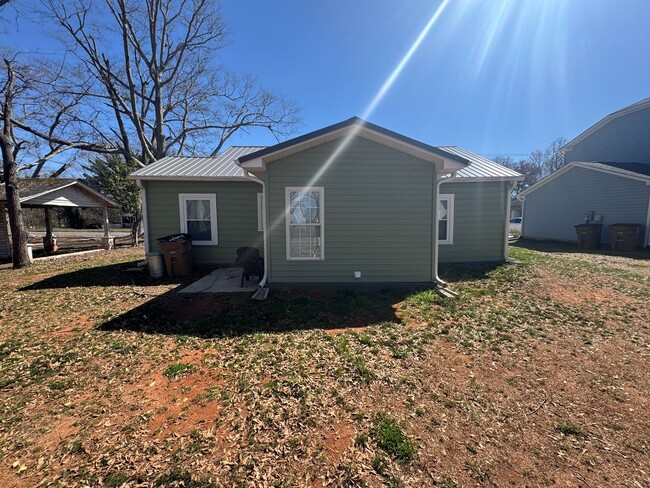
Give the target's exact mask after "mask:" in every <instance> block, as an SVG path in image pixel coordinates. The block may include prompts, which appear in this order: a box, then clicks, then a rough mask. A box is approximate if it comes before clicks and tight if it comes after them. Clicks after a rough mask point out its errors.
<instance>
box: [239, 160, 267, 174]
mask: <svg viewBox="0 0 650 488" xmlns="http://www.w3.org/2000/svg"><path fill="white" fill-rule="evenodd" d="M237 162H238V164H239V166H240V167H241V168H243V169H246V170H248V171H253V172H261V171H262V172H263V171H266V162H265V161H264V159H263V158H255V159H251V160H250V161H245V162H243V163H240V162H239V161H237Z"/></svg>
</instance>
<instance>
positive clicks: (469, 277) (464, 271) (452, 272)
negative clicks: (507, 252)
mask: <svg viewBox="0 0 650 488" xmlns="http://www.w3.org/2000/svg"><path fill="white" fill-rule="evenodd" d="M499 266H501V264H500V263H454V264H443V263H441V264H440V269H439V275H440V278H442V279H443V280H444V281H446V282H448V283H457V282H459V281H479V280H486V279H488V278H489V277H490V276H489V273H490V271H494V270H495V269H497V268H498V267H499Z"/></svg>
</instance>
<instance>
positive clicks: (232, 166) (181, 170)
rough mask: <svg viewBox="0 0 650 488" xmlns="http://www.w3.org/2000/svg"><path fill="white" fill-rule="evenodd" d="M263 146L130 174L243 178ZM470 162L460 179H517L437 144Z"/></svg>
mask: <svg viewBox="0 0 650 488" xmlns="http://www.w3.org/2000/svg"><path fill="white" fill-rule="evenodd" d="M262 149H264V146H233V147H229V148H228V149H226V150H225V151H223V152H222V153H219V154H217V155H216V156H214V157H186V156H168V157H166V158H163V159H160V160H159V161H156V162H155V163H153V164H150V165H149V166H146V167H144V168H141V169H139V170H137V171H136V172H134V173H132V174H131V178H132V179H143V180H146V179H172V180H173V179H183V178H188V179H195V178H196V179H199V178H201V179H202V178H205V179H224V180H229V179H243V178H244V170H243V169H241V168H240V167H239V165H238V164H237V162H236V160H237V159H238V158H240V157H242V156H245V155H247V154H252V153H255V152H257V151H260V150H262ZM437 149H439V150H441V151H444V152H447V153H451V154H453V155H455V156H457V157H459V158H461V159H463V160H467V161H469V165H468V166H466V167H465V168H463V169H461V170H459V171H458V172H457V173H456V176H457V177H458V178H501V179H517V178H519V177H521V175H520V174H519V173H517V172H516V171H513V170H511V169H508V168H506V167H504V166H501V165H499V164H497V163H495V162H493V161H490V160H488V159H485V158H483V157H481V156H479V155H478V154H474V153H472V152H469V151H466V150H465V149H461V148H459V147H456V146H438V147H437Z"/></svg>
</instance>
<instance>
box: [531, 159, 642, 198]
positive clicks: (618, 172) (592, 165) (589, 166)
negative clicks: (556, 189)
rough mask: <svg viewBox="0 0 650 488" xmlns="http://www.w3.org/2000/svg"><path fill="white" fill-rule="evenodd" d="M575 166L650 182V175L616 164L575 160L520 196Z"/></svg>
mask: <svg viewBox="0 0 650 488" xmlns="http://www.w3.org/2000/svg"><path fill="white" fill-rule="evenodd" d="M573 168H584V169H588V170H591V171H600V172H601V173H607V174H611V175H614V176H620V177H622V178H628V179H631V180H637V181H643V182H646V183H647V182H650V176H644V175H641V174H639V173H634V172H633V171H627V170H625V169H620V168H616V167H614V166H608V165H606V164H601V163H587V162H578V161H574V162H572V163H569V164H567V165H566V166H563V167H562V168H561V169H559V170H557V171H556V172H555V173H553V174H550V175H549V176H547V177H546V178H544V179H542V180H540V181H538V182H537V183H535V184H534V185H532V186H530V187H528V188H526V189H525V190H524V191H522V192H521V193H520V194H519V196H521V197H522V198H525V197H526V195H528V194H529V193H532V192H534V191H535V190H537V189H538V188H540V187H542V186H544V185H545V184H546V183H549V182H551V181H553V180H554V179H555V178H557V177H558V176H561V175H563V174H564V173H566V172H567V171H570V170H572V169H573Z"/></svg>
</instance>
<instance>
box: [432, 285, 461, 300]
mask: <svg viewBox="0 0 650 488" xmlns="http://www.w3.org/2000/svg"><path fill="white" fill-rule="evenodd" d="M436 293H437V294H438V295H440V296H441V297H444V298H456V297H457V296H458V293H456V292H454V291H451V290H450V289H449V288H440V287H437V288H436Z"/></svg>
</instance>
